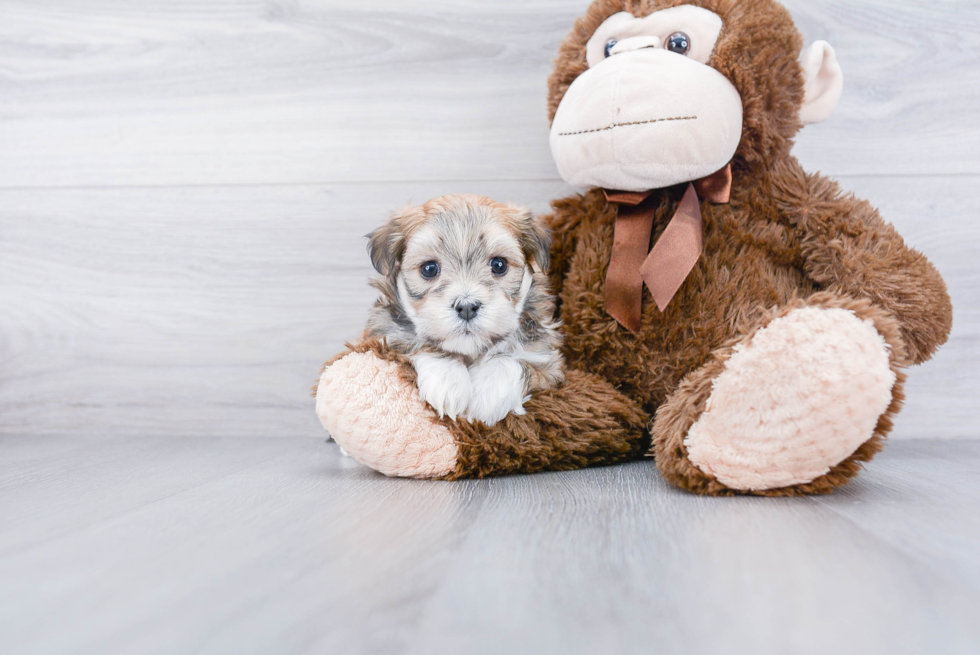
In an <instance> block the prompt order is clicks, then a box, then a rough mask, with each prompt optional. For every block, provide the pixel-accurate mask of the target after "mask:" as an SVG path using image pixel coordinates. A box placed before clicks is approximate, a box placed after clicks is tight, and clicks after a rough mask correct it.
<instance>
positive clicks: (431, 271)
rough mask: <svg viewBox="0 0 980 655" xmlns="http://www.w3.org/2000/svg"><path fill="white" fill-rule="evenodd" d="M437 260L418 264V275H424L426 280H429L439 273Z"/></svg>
mask: <svg viewBox="0 0 980 655" xmlns="http://www.w3.org/2000/svg"><path fill="white" fill-rule="evenodd" d="M441 270H442V269H441V268H439V262H425V263H424V264H422V265H421V266H419V275H421V276H422V277H424V278H425V279H426V280H431V279H432V278H434V277H435V276H437V275H439V271H441Z"/></svg>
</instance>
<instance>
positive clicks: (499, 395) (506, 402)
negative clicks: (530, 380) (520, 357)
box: [465, 357, 525, 426]
mask: <svg viewBox="0 0 980 655" xmlns="http://www.w3.org/2000/svg"><path fill="white" fill-rule="evenodd" d="M470 379H471V380H472V383H473V393H472V396H471V397H470V404H469V406H468V407H467V408H466V414H465V417H466V418H468V419H469V420H471V421H483V422H484V423H486V424H487V425H488V426H492V425H494V424H495V423H497V422H499V421H501V420H503V418H504V417H505V416H507V415H508V414H510V413H511V412H514V413H515V414H524V413H525V412H524V387H525V383H524V368H523V367H522V366H521V364H520V362H518V361H517V360H515V359H511V358H510V357H491V358H490V359H488V360H486V361H484V362H480V363H479V364H476V365H474V366H472V367H471V368H470Z"/></svg>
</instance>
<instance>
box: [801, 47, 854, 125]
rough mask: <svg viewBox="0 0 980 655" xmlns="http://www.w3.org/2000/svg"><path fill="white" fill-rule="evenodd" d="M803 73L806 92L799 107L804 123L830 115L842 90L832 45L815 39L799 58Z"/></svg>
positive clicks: (838, 100) (825, 118)
mask: <svg viewBox="0 0 980 655" xmlns="http://www.w3.org/2000/svg"><path fill="white" fill-rule="evenodd" d="M800 63H801V64H802V65H803V74H804V75H805V76H806V87H805V90H806V95H805V97H804V99H803V107H801V108H800V120H801V121H803V124H804V125H810V124H812V123H820V122H822V121H825V120H827V119H828V118H830V115H831V114H833V113H834V110H835V109H837V103H838V102H840V96H841V92H843V90H844V73H843V72H842V71H841V69H840V64H838V63H837V55H836V54H835V53H834V48H833V47H832V46H831V45H830V44H829V43H827V42H826V41H816V42H814V43H813V45H811V46H810V47H809V48H807V49H806V50H804V51H803V55H802V56H801V57H800Z"/></svg>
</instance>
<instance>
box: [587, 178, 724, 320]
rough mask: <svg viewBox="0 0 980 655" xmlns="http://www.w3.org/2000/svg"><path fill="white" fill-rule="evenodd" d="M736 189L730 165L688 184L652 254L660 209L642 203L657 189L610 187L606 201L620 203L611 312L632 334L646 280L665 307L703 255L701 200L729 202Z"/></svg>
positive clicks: (609, 277)
mask: <svg viewBox="0 0 980 655" xmlns="http://www.w3.org/2000/svg"><path fill="white" fill-rule="evenodd" d="M731 190H732V165H731V164H729V165H728V166H725V168H723V169H721V170H720V171H718V172H717V173H713V174H712V175H709V176H708V177H703V178H701V179H700V180H697V181H696V182H692V183H691V184H689V185H688V186H687V191H686V192H685V193H684V198H683V200H681V204H680V205H679V206H678V207H677V211H676V212H675V213H674V217H673V218H671V219H670V223H668V224H667V227H666V228H665V229H664V232H663V234H661V235H660V238H659V239H657V243H656V244H654V246H653V249H651V250H650V252H649V254H648V253H647V247H648V246H649V245H650V233H651V232H652V230H653V217H654V213H655V209H656V208H655V207H653V206H650V205H647V206H644V204H643V203H644V201H645V200H646V199H647V198H649V197H650V194H652V193H653V191H646V192H642V191H641V192H635V193H634V192H629V191H606V199H607V200H608V201H609V202H611V203H614V204H617V205H619V216H618V217H617V218H616V227H615V233H614V235H613V250H612V259H611V260H610V261H609V271H608V272H607V273H606V305H605V308H606V313H607V314H609V315H610V316H612V317H613V318H614V319H616V321H617V322H618V323H619V324H620V325H622V326H623V327H625V328H626V329H627V330H629V331H630V332H639V331H640V317H641V315H642V314H641V309H642V306H641V304H642V301H643V283H644V282H646V285H647V286H648V287H649V288H650V293H651V294H652V295H653V299H654V301H655V302H656V303H657V307H658V308H660V311H664V309H665V308H666V307H667V304H668V303H669V302H670V300H671V298H673V297H674V294H675V293H677V290H678V289H680V288H681V285H682V284H683V283H684V280H685V279H687V276H688V274H689V273H690V272H691V270H692V269H693V268H694V265H695V264H697V263H698V259H699V258H700V257H701V249H702V247H703V229H704V226H703V221H702V220H701V205H700V203H699V202H698V198H699V197H700V198H703V199H705V200H707V201H708V202H710V203H713V204H718V205H723V204H727V203H728V201H729V198H730V197H731Z"/></svg>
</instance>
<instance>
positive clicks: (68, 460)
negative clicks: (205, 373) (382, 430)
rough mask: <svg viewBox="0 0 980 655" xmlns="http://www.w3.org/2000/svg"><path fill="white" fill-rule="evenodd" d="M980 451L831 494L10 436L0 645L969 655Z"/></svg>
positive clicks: (978, 601)
mask: <svg viewBox="0 0 980 655" xmlns="http://www.w3.org/2000/svg"><path fill="white" fill-rule="evenodd" d="M978 466H980V441H972V440H960V441H942V440H931V441H916V440H909V441H901V442H895V443H892V444H890V446H889V447H888V448H887V449H886V450H885V452H884V453H883V454H882V455H880V456H879V457H878V458H877V459H876V460H874V461H873V462H872V463H871V464H870V465H869V466H868V470H867V471H866V472H865V475H864V476H862V477H861V478H860V479H859V480H858V481H857V482H855V483H854V484H852V485H851V486H849V487H847V488H845V489H844V490H842V491H841V492H839V493H837V494H836V495H833V496H828V497H820V498H804V499H758V498H735V499H719V498H701V497H696V496H692V495H688V494H686V493H683V492H680V491H677V490H675V489H673V488H671V487H669V486H667V485H666V484H665V483H664V482H663V481H662V480H661V479H660V478H659V476H658V475H657V474H656V472H655V470H654V468H653V467H652V465H651V464H650V463H649V462H637V463H635V464H631V465H627V466H619V467H610V468H601V469H591V470H585V471H578V472H574V473H561V474H545V475H536V476H518V477H508V478H500V479H495V480H484V481H468V482H459V483H444V482H419V481H411V480H398V479H388V478H384V477H381V476H379V475H377V474H375V473H373V472H371V471H369V470H367V469H365V468H363V467H361V466H360V465H358V464H356V463H355V462H353V461H352V460H350V459H348V458H344V457H341V456H340V455H339V453H338V449H337V447H336V446H335V445H334V444H331V443H326V442H324V441H322V440H309V439H290V438H269V439H259V438H255V439H211V438H197V439H174V438H143V439H124V438H56V437H48V438H44V437H41V438H38V437H30V438H14V437H6V438H4V439H2V440H0V507H2V508H3V514H4V520H3V521H2V522H0V580H2V584H0V617H3V619H2V621H0V652H3V653H5V654H6V653H10V654H11V655H15V654H16V655H35V654H36V655H40V654H49V653H50V654H54V653H73V654H77V655H81V654H86V653H92V654H97V655H106V654H110V653H199V652H207V653H236V654H242V653H420V654H431V653H458V652H474V653H536V654H541V653H566V654H569V653H617V654H627V653H652V652H663V653H684V654H686V655H700V654H701V653H704V654H706V655H707V654H711V655H714V654H716V653H735V654H738V653H752V654H755V655H765V654H768V653H773V654H780V655H785V654H794V653H821V654H825V653H842V654H847V653H861V654H862V655H868V654H874V653H916V654H922V653H936V654H940V653H972V654H975V653H977V652H980V556H978V553H980V483H978V481H977V476H976V471H977V469H978Z"/></svg>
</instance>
